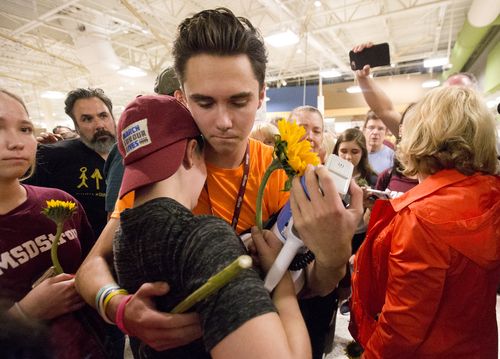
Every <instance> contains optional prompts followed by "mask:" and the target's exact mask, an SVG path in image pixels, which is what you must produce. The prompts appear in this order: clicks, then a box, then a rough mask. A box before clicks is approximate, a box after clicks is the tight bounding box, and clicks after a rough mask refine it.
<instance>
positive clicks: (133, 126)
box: [118, 95, 201, 198]
mask: <svg viewBox="0 0 500 359" xmlns="http://www.w3.org/2000/svg"><path fill="white" fill-rule="evenodd" d="M200 134H201V133H200V130H199V129H198V127H197V126H196V123H195V122H194V119H193V117H192V116H191V113H190V112H189V110H188V109H187V108H186V107H185V106H184V105H183V104H181V103H180V102H179V101H177V100H176V99H175V98H174V97H172V96H167V95H154V96H139V97H137V98H136V99H135V100H134V101H132V102H131V103H130V104H129V105H128V106H127V107H126V108H125V110H124V111H123V113H122V115H121V116H120V121H119V122H118V150H119V151H120V153H121V155H122V156H123V164H124V165H125V171H124V173H123V180H122V185H121V188H120V198H122V197H123V196H124V195H126V194H127V193H128V192H130V191H133V190H136V189H137V188H139V187H142V186H145V185H148V184H151V183H155V182H158V181H161V180H164V179H166V178H168V177H170V176H171V175H173V174H174V173H175V172H176V171H177V169H178V168H179V167H180V165H181V163H182V159H183V158H184V152H185V150H186V145H187V142H188V139H190V138H195V137H197V136H199V135H200Z"/></svg>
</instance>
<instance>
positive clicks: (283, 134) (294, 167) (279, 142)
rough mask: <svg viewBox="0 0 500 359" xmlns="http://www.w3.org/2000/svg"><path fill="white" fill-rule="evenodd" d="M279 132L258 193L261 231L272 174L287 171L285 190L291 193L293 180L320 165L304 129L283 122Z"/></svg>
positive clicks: (294, 123)
mask: <svg viewBox="0 0 500 359" xmlns="http://www.w3.org/2000/svg"><path fill="white" fill-rule="evenodd" d="M278 130H279V134H278V135H276V141H275V145H274V159H273V161H272V162H271V164H270V165H269V167H268V168H267V170H266V172H265V173H264V176H263V178H262V182H261V183H260V186H259V191H258V193H257V208H256V211H257V215H256V222H257V226H258V227H259V228H260V229H262V198H263V196H264V188H266V184H267V181H268V179H269V176H270V175H271V173H273V171H275V170H277V169H280V168H281V169H283V170H285V172H286V174H287V175H288V179H287V181H286V183H285V188H284V189H283V190H284V191H289V190H290V188H291V186H292V179H293V178H294V177H295V176H302V175H303V174H304V172H305V170H306V167H307V165H308V164H311V165H313V166H316V165H318V164H319V157H318V155H317V153H315V152H312V151H311V144H310V143H309V141H307V140H306V139H305V138H304V137H305V134H306V130H305V129H304V127H302V126H299V125H297V124H296V122H295V121H293V122H288V121H287V120H281V121H279V122H278Z"/></svg>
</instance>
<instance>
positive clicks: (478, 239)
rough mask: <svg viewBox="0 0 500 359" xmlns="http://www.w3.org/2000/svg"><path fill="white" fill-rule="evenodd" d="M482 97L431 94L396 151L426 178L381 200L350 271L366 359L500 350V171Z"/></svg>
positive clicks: (486, 354)
mask: <svg viewBox="0 0 500 359" xmlns="http://www.w3.org/2000/svg"><path fill="white" fill-rule="evenodd" d="M495 133H496V130H495V122H494V119H493V115H492V114H491V112H490V111H488V108H487V107H486V105H485V103H484V102H483V100H482V99H481V98H480V95H479V94H477V93H476V92H475V91H474V90H471V89H467V88H461V87H447V88H440V89H436V90H433V91H431V92H429V93H428V94H427V95H426V96H425V97H424V99H423V100H422V101H421V102H420V103H418V104H417V105H416V106H415V108H414V109H413V110H412V111H411V113H409V114H408V115H407V117H406V118H405V124H404V127H403V136H402V142H401V144H400V148H399V150H398V152H399V153H398V156H399V158H400V160H401V162H402V163H403V165H404V167H405V171H404V174H405V175H417V177H418V179H419V182H420V184H419V185H417V186H416V187H414V188H413V189H411V190H410V191H409V192H407V193H405V194H404V195H403V196H401V197H399V198H397V199H393V200H391V201H377V203H376V204H375V207H374V210H373V213H372V217H371V221H370V225H369V230H368V235H367V238H366V240H365V242H364V244H363V245H362V246H361V248H360V250H359V251H358V254H357V256H356V260H355V264H354V267H355V268H354V274H353V277H352V286H353V295H352V302H351V305H352V309H351V323H350V330H351V333H352V334H353V336H354V338H355V339H356V340H357V341H358V342H359V343H360V344H361V345H362V346H363V348H364V349H365V351H364V353H363V358H384V359H388V358H406V359H408V358H454V359H457V358H467V359H470V358H492V359H493V358H497V355H498V336H497V323H496V315H495V306H496V288H497V286H498V284H499V281H500V177H499V176H498V175H497V174H498V160H497V153H496V138H495Z"/></svg>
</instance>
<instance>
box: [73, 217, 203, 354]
mask: <svg viewBox="0 0 500 359" xmlns="http://www.w3.org/2000/svg"><path fill="white" fill-rule="evenodd" d="M118 225H119V219H116V218H111V219H110V220H109V222H108V224H107V225H106V227H105V228H104V230H103V231H102V233H101V235H100V237H99V239H98V240H97V242H96V244H95V245H94V247H93V248H92V250H91V251H90V253H89V255H88V256H87V258H86V259H85V261H84V262H83V263H82V265H81V266H80V269H79V270H78V272H77V273H76V282H75V285H76V288H77V290H78V292H79V293H80V295H81V296H82V297H83V299H84V300H85V301H86V302H87V303H88V304H89V305H91V306H93V307H95V297H96V295H97V292H98V291H99V289H100V288H102V287H103V286H105V285H108V284H113V283H115V279H114V278H113V274H112V272H111V269H110V267H111V263H112V256H113V237H114V233H115V231H116V229H117V228H118ZM168 290H169V288H168V285H167V284H166V283H162V282H157V283H145V284H143V285H142V286H141V287H140V288H139V290H138V291H137V292H136V293H135V294H134V296H133V297H132V299H131V300H130V302H129V303H128V304H127V307H126V310H125V316H124V320H123V321H124V324H125V327H126V328H127V330H128V332H129V333H130V334H131V335H133V336H136V337H138V338H139V339H140V340H142V341H144V342H145V343H147V344H148V345H149V346H151V347H152V348H154V349H156V350H166V349H169V348H174V347H178V346H181V345H185V344H187V343H190V342H192V341H193V340H195V339H197V338H199V337H200V336H201V328H200V323H199V317H198V315H197V314H194V313H191V314H176V315H172V314H168V313H160V312H158V311H157V310H156V309H155V306H154V303H153V297H155V296H160V295H164V294H166V293H167V292H168ZM123 298H124V296H123V295H116V296H114V297H113V298H112V299H111V300H110V302H109V304H108V306H107V309H106V316H107V318H109V319H111V320H112V321H114V319H115V317H116V310H117V308H118V305H119V304H120V302H121V300H122V299H123Z"/></svg>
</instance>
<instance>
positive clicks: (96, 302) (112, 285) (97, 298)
mask: <svg viewBox="0 0 500 359" xmlns="http://www.w3.org/2000/svg"><path fill="white" fill-rule="evenodd" d="M110 288H111V289H120V286H119V285H118V284H116V283H111V284H106V285H105V286H102V287H101V288H100V289H99V291H98V292H97V294H96V296H95V307H96V308H98V307H99V302H100V301H101V297H102V295H103V294H104V292H105V291H106V290H109V289H110Z"/></svg>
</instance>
